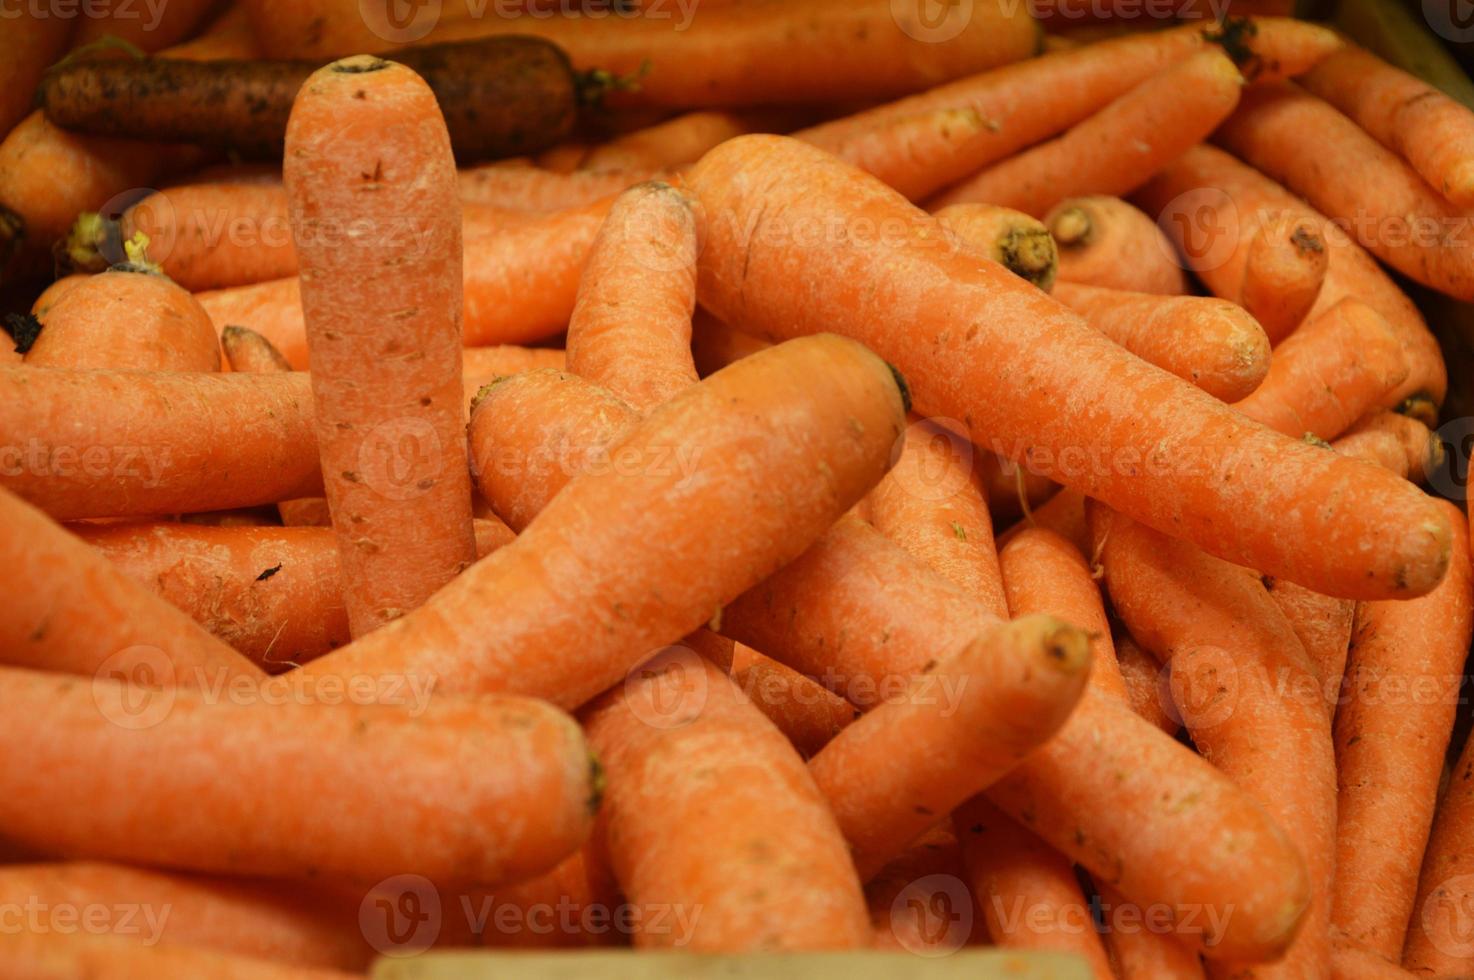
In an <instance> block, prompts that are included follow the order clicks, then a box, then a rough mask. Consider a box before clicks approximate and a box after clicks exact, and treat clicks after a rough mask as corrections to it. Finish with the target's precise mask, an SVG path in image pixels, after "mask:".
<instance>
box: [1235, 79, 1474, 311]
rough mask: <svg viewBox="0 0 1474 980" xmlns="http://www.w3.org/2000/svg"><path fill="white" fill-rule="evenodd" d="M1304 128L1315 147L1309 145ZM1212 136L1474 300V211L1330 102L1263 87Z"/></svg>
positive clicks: (1383, 253)
mask: <svg viewBox="0 0 1474 980" xmlns="http://www.w3.org/2000/svg"><path fill="white" fill-rule="evenodd" d="M1306 133H1315V134H1316V152H1315V153H1313V154H1307V153H1305V152H1303V144H1304V136H1305V134H1306ZM1214 139H1215V140H1216V141H1217V142H1218V143H1219V145H1221V146H1223V147H1224V148H1225V149H1227V150H1229V151H1230V152H1231V153H1233V154H1234V155H1235V156H1238V157H1240V158H1241V159H1243V160H1245V161H1246V162H1247V163H1249V164H1250V165H1252V166H1254V167H1257V168H1258V169H1260V170H1262V171H1264V172H1265V173H1266V174H1268V175H1269V176H1270V177H1272V178H1274V179H1275V180H1278V181H1280V182H1282V183H1283V184H1285V186H1287V187H1288V188H1289V189H1290V190H1292V191H1294V192H1295V193H1297V194H1302V195H1304V196H1305V198H1306V199H1307V200H1308V201H1309V202H1310V203H1311V204H1312V205H1314V206H1315V207H1316V208H1317V209H1319V210H1321V211H1323V212H1324V213H1326V214H1328V215H1330V216H1331V217H1332V218H1336V219H1339V220H1340V221H1342V222H1344V223H1345V225H1344V227H1345V228H1346V229H1347V230H1348V231H1349V232H1350V237H1351V238H1352V239H1353V240H1354V241H1356V242H1357V244H1359V245H1361V246H1362V247H1364V248H1366V249H1367V250H1368V251H1369V252H1371V253H1372V254H1373V255H1375V256H1377V258H1379V259H1381V260H1382V261H1383V262H1386V263H1387V264H1388V265H1390V266H1392V267H1393V268H1394V269H1397V270H1398V271H1399V272H1401V273H1403V274H1404V275H1406V276H1408V277H1410V278H1412V279H1415V280H1417V281H1418V282H1421V283H1423V284H1424V285H1427V286H1431V287H1433V288H1434V289H1437V290H1439V291H1440V292H1444V293H1447V294H1448V295H1450V296H1452V297H1454V298H1455V299H1462V300H1470V299H1474V259H1471V258H1470V257H1469V247H1468V245H1469V242H1468V240H1467V238H1468V234H1469V232H1468V225H1469V218H1468V217H1467V216H1466V215H1464V214H1462V213H1461V212H1460V211H1459V210H1458V209H1456V208H1455V207H1454V206H1453V205H1451V204H1449V203H1448V202H1447V201H1446V200H1444V199H1443V198H1442V197H1440V196H1439V195H1438V193H1437V192H1436V191H1435V190H1433V188H1431V187H1429V186H1428V185H1427V184H1426V183H1424V182H1423V179H1422V178H1421V177H1419V176H1418V174H1417V172H1416V171H1414V170H1413V169H1412V168H1411V167H1409V166H1408V165H1407V164H1406V163H1404V162H1403V161H1402V159H1401V158H1399V157H1398V156H1396V155H1395V154H1394V153H1392V151H1390V150H1388V149H1386V148H1384V147H1383V146H1382V145H1381V144H1379V143H1378V142H1377V141H1376V140H1374V139H1372V137H1370V136H1368V135H1367V134H1366V133H1365V132H1364V131H1363V130H1362V129H1361V127H1360V126H1358V125H1357V124H1356V123H1355V122H1353V121H1351V120H1350V119H1347V118H1346V117H1345V116H1343V115H1341V113H1339V112H1337V111H1336V109H1335V108H1334V107H1333V106H1331V105H1329V104H1328V103H1326V102H1323V101H1321V100H1320V99H1318V98H1316V97H1315V96H1313V95H1311V94H1309V93H1307V92H1305V91H1303V90H1301V89H1297V88H1294V87H1292V86H1289V85H1284V86H1273V87H1265V88H1259V89H1255V90H1253V91H1252V92H1249V93H1246V94H1245V97H1244V102H1243V105H1242V106H1241V107H1240V108H1239V110H1238V111H1237V112H1236V113H1234V115H1233V116H1232V117H1231V118H1230V119H1229V120H1228V121H1227V122H1226V123H1225V124H1224V125H1223V127H1222V128H1221V129H1219V130H1218V133H1217V135H1216V136H1215V137H1214Z"/></svg>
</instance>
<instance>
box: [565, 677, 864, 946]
mask: <svg viewBox="0 0 1474 980" xmlns="http://www.w3.org/2000/svg"><path fill="white" fill-rule="evenodd" d="M584 724H585V727H586V729H587V731H588V737H589V742H590V744H591V745H592V746H593V748H594V750H595V751H596V752H597V753H598V754H599V758H600V760H601V761H602V763H603V765H604V767H605V769H606V771H607V773H608V777H609V782H608V789H607V791H606V795H605V799H604V806H603V811H602V813H601V816H600V824H599V832H600V833H601V835H602V836H603V839H604V841H605V842H606V845H607V848H608V853H609V857H610V861H611V863H612V865H613V868H614V873H615V876H616V877H617V878H618V879H619V883H620V885H621V886H622V887H623V890H624V893H625V895H626V896H627V897H628V898H629V900H630V901H631V902H632V903H634V904H635V905H636V906H637V907H640V908H655V907H661V908H669V909H672V910H673V911H674V912H675V913H677V914H680V913H682V912H684V914H685V915H687V916H689V917H690V918H691V922H692V928H691V929H690V932H689V935H687V936H686V937H685V943H684V947H683V948H685V949H687V950H692V951H696V952H720V953H739V952H758V951H761V952H780V951H796V950H821V949H843V948H853V947H858V946H862V945H865V944H866V943H867V942H868V941H869V938H870V924H869V921H868V919H867V917H866V914H865V901H864V896H863V895H862V894H861V891H860V883H859V880H858V879H857V878H856V876H855V866H854V864H853V863H852V862H851V861H850V857H849V853H848V851H847V849H846V848H845V844H844V838H843V837H842V836H841V835H840V831H839V827H838V826H836V823H835V818H834V816H833V815H832V814H831V813H830V812H829V808H828V807H827V806H825V804H824V798H823V797H822V796H821V795H820V792H819V789H818V787H817V786H815V784H814V779H813V777H812V776H811V775H810V774H809V773H808V772H807V771H806V770H805V768H804V765H803V762H802V761H801V760H800V759H799V757H798V755H797V753H795V752H794V751H793V748H792V747H791V746H790V745H789V744H788V742H787V740H786V739H785V738H784V737H783V736H782V735H781V734H780V733H779V732H778V730H777V729H775V728H774V727H773V726H772V724H771V723H770V722H769V721H768V720H767V719H766V718H764V717H763V716H762V714H761V713H760V712H759V711H758V710H757V709H756V708H754V707H753V706H752V704H751V703H750V702H748V700H747V699H746V698H744V697H743V696H742V694H741V692H740V691H738V690H737V688H736V687H735V686H734V685H733V684H732V682H731V680H730V679H728V678H727V676H726V675H725V674H723V673H722V672H721V670H720V669H718V668H717V667H715V666H713V665H712V664H710V663H708V662H707V661H706V660H705V659H703V658H701V657H698V656H696V655H694V654H690V655H689V656H685V657H676V658H671V659H662V658H657V659H656V660H653V661H651V662H650V663H649V664H647V665H646V666H644V667H640V668H637V670H636V671H635V672H634V673H632V674H631V675H630V677H629V678H628V679H627V680H626V682H625V683H624V684H623V685H621V686H616V687H615V688H614V690H612V691H611V692H609V694H607V695H606V696H605V697H604V698H602V699H601V700H599V701H598V702H596V703H595V704H594V705H593V706H591V707H590V708H589V709H588V711H587V712H586V715H585V721H584ZM673 776H678V777H679V778H678V779H675V778H673ZM698 909H699V910H700V911H699V912H697V911H696V910H698ZM676 935H677V933H676V932H675V931H674V930H670V929H666V930H660V929H653V928H652V929H641V928H638V927H637V930H636V932H635V934H634V942H635V945H636V946H637V947H640V948H647V949H648V948H660V947H670V946H672V945H674V944H675V941H676V939H675V937H676Z"/></svg>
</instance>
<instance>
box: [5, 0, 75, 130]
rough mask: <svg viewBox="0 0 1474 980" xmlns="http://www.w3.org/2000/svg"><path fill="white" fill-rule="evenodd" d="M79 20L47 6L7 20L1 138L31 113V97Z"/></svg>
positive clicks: (26, 11)
mask: <svg viewBox="0 0 1474 980" xmlns="http://www.w3.org/2000/svg"><path fill="white" fill-rule="evenodd" d="M75 26H76V21H74V20H73V19H72V18H70V17H57V16H55V11H48V10H47V9H46V8H45V7H31V8H21V9H20V10H19V11H18V12H17V13H15V14H14V15H9V16H7V18H6V31H5V37H4V39H3V40H0V64H4V65H5V68H4V70H3V74H0V93H3V94H0V135H3V134H5V133H8V132H10V131H11V130H12V129H14V128H15V124H16V123H18V122H20V121H21V120H22V119H24V118H25V117H26V114H27V113H29V112H30V111H31V97H32V95H33V93H34V92H35V91H36V85H37V84H38V83H39V82H40V81H41V76H42V74H43V73H44V72H45V71H46V66H47V65H49V64H51V63H52V62H53V61H55V60H56V58H57V57H58V56H59V55H60V54H61V53H62V51H63V50H65V48H66V46H67V41H68V39H70V37H71V35H72V29H73V28H74V27H75Z"/></svg>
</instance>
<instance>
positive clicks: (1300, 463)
mask: <svg viewBox="0 0 1474 980" xmlns="http://www.w3.org/2000/svg"><path fill="white" fill-rule="evenodd" d="M688 186H689V187H690V188H691V189H692V191H693V193H694V194H695V196H696V198H697V199H698V200H699V201H700V202H701V204H702V206H703V207H704V208H705V213H706V214H707V215H708V220H709V224H708V227H707V243H706V247H705V248H704V249H703V250H702V254H701V259H700V262H699V271H700V275H699V280H698V290H699V291H700V294H701V295H702V297H703V299H702V302H703V304H704V305H705V306H706V307H707V308H708V309H710V310H711V311H712V313H714V314H715V315H716V316H718V317H720V318H721V319H723V320H725V321H727V322H738V323H742V324H743V325H744V326H745V327H747V328H748V329H751V330H753V331H754V332H756V333H759V334H762V335H766V336H770V337H778V336H785V337H787V336H796V335H800V334H806V333H814V332H817V331H820V330H836V331H840V332H843V333H846V334H848V335H850V336H853V337H855V338H856V339H858V340H861V341H862V342H864V343H866V344H867V345H869V346H870V347H872V348H873V349H874V350H876V351H877V352H878V353H880V354H881V355H882V356H884V357H886V358H887V359H888V360H890V361H891V362H892V363H894V364H895V365H897V367H898V368H899V369H900V371H901V372H902V373H903V374H904V375H905V377H906V378H907V381H908V383H909V384H910V385H911V388H912V391H913V393H914V395H915V398H916V404H917V408H918V410H919V411H921V412H922V413H927V414H935V415H944V416H949V417H953V418H958V419H961V420H962V421H964V422H965V423H966V424H967V425H968V427H969V429H970V430H971V431H972V432H973V434H974V435H973V438H974V441H976V442H981V441H982V440H981V438H980V436H979V434H980V433H987V435H988V439H989V442H990V443H991V445H988V447H987V448H989V449H994V450H995V451H996V450H1002V451H1003V452H1005V453H1006V454H1007V455H1009V456H1010V457H1012V458H1019V457H1023V456H1027V457H1028V458H1029V459H1030V462H1031V464H1034V463H1038V464H1040V465H1039V467H1038V468H1039V469H1040V470H1041V471H1042V472H1043V474H1044V475H1046V476H1050V477H1052V478H1055V479H1057V480H1059V481H1060V482H1063V483H1064V484H1065V485H1067V486H1071V487H1074V488H1075V489H1078V490H1081V491H1082V492H1084V493H1086V494H1087V495H1088V496H1091V497H1094V498H1096V499H1100V500H1102V501H1105V502H1107V503H1113V504H1114V505H1116V506H1119V507H1120V508H1122V509H1123V510H1124V511H1125V512H1127V513H1129V514H1134V515H1136V516H1138V517H1140V518H1142V519H1144V520H1146V521H1148V522H1149V523H1152V522H1154V523H1155V524H1156V525H1157V526H1162V527H1171V528H1172V529H1173V532H1174V533H1176V534H1181V535H1183V536H1185V537H1187V538H1189V539H1190V540H1193V541H1195V542H1196V543H1198V544H1200V545H1203V546H1206V547H1207V548H1208V549H1210V550H1212V551H1213V552H1214V553H1216V554H1218V555H1220V556H1221V557H1224V558H1227V559H1229V560H1231V561H1235V562H1237V563H1240V564H1245V565H1249V566H1251V567H1254V568H1258V569H1262V570H1263V571H1265V572H1266V573H1268V574H1272V575H1278V576H1283V577H1285V578H1289V579H1291V580H1292V581H1296V582H1300V583H1301V584H1304V585H1305V586H1306V587H1307V588H1315V589H1317V590H1319V591H1322V592H1326V593H1328V594H1334V595H1341V596H1345V597H1349V598H1379V597H1392V596H1412V595H1421V594H1423V593H1425V592H1427V591H1429V590H1430V589H1432V588H1433V586H1434V585H1436V584H1437V583H1438V581H1439V579H1441V578H1442V577H1443V573H1444V571H1445V570H1446V568H1447V560H1448V536H1449V534H1450V533H1451V532H1450V530H1449V528H1448V524H1447V520H1446V518H1445V517H1444V516H1443V515H1442V514H1440V513H1437V512H1436V509H1435V508H1433V507H1432V504H1431V503H1430V502H1429V501H1428V500H1427V499H1426V498H1425V497H1424V496H1423V495H1422V494H1421V493H1420V492H1418V490H1417V489H1416V488H1414V487H1411V486H1409V485H1408V484H1407V483H1406V482H1405V481H1400V480H1398V479H1397V478H1396V477H1395V476H1393V475H1391V474H1388V473H1378V472H1372V471H1368V470H1367V468H1366V467H1365V466H1363V465H1361V464H1360V463H1358V462H1356V461H1354V460H1347V459H1342V458H1339V457H1336V456H1335V455H1334V454H1331V453H1324V452H1321V451H1318V450H1317V449H1316V448H1314V447H1311V446H1307V445H1304V444H1303V443H1297V442H1296V441H1295V440H1292V439H1288V438H1286V437H1284V436H1280V435H1277V434H1274V433H1271V432H1268V431H1266V430H1264V429H1262V428H1258V427H1256V426H1254V425H1253V424H1252V423H1250V422H1248V420H1246V419H1244V418H1243V417H1242V416H1240V415H1239V414H1238V413H1236V412H1235V411H1234V410H1233V409H1231V408H1229V407H1228V406H1226V405H1223V404H1222V403H1220V402H1218V401H1217V400H1216V399H1214V398H1212V397H1211V396H1209V395H1207V394H1205V393H1203V392H1200V391H1197V390H1196V389H1194V388H1193V387H1192V386H1191V385H1188V384H1186V383H1185V382H1182V381H1180V380H1178V379H1176V378H1173V377H1172V376H1170V375H1167V374H1165V373H1164V372H1161V371H1159V370H1158V369H1156V368H1154V367H1151V366H1150V365H1146V364H1144V363H1142V362H1140V361H1138V360H1137V359H1135V358H1134V357H1133V356H1132V355H1130V354H1128V353H1126V352H1125V351H1122V350H1121V349H1120V348H1119V347H1116V346H1115V345H1114V344H1112V343H1111V342H1110V341H1109V340H1107V339H1106V338H1105V337H1103V336H1100V335H1099V334H1096V333H1094V332H1092V331H1091V330H1090V328H1089V327H1087V326H1086V325H1085V324H1084V323H1083V322H1081V321H1080V320H1079V319H1077V318H1076V317H1075V316H1074V315H1073V314H1070V313H1069V312H1068V311H1066V310H1064V309H1063V308H1061V307H1060V306H1059V305H1058V304H1057V303H1055V302H1054V301H1053V300H1051V299H1050V298H1049V297H1048V296H1045V295H1044V294H1042V293H1040V292H1038V291H1037V290H1035V289H1033V288H1032V287H1030V286H1028V285H1027V284H1025V283H1021V282H1020V281H1019V280H1018V278H1017V277H1015V276H1013V275H1011V274H1010V273H1008V272H1007V271H1006V270H1004V269H1002V268H1001V267H999V266H997V265H995V264H993V263H991V262H987V261H984V260H981V257H980V256H976V255H974V254H973V253H971V251H970V250H963V251H961V252H959V253H957V254H947V253H946V252H945V251H944V250H942V249H938V248H937V247H936V245H935V242H936V236H937V234H938V232H939V230H940V229H939V228H938V226H937V224H936V222H935V221H934V220H933V219H931V218H929V217H928V216H926V215H924V214H922V213H921V212H919V211H917V210H916V209H915V208H913V207H912V206H911V205H909V204H907V203H906V201H905V200H904V199H903V198H901V197H900V196H899V195H897V194H895V193H894V192H892V191H890V190H888V189H886V188H884V187H882V186H880V185H879V184H877V183H876V182H875V181H874V179H873V178H871V177H869V176H867V175H865V174H862V173H860V172H858V171H855V170H853V169H850V168H847V167H845V166H844V165H843V164H841V163H839V162H838V161H834V160H832V159H830V158H828V157H826V156H825V155H824V154H823V153H821V152H819V151H817V150H814V149H813V148H812V147H807V146H805V145H803V144H801V143H798V142H796V141H794V140H789V139H786V138H784V137H775V136H741V137H738V138H737V139H735V140H729V141H728V142H726V143H724V144H722V146H721V147H718V148H717V149H716V150H713V151H712V152H711V153H709V154H707V155H706V157H704V158H703V159H702V161H701V163H699V164H697V166H696V167H695V168H694V170H693V171H692V173H691V175H690V177H689V179H688ZM758 188H761V192H759V191H758ZM716 216H721V219H720V220H718V219H717V217H716ZM808 227H818V228H825V229H829V230H830V233H829V234H827V235H826V239H825V244H824V247H822V248H819V247H812V246H808V245H805V246H804V247H798V246H797V245H796V243H795V239H794V238H793V237H792V236H791V235H790V234H789V233H791V232H792V231H794V230H797V229H800V228H808ZM882 227H884V228H887V229H888V230H887V233H886V235H885V236H884V240H883V241H877V240H876V238H875V236H874V234H873V233H871V232H870V231H868V230H867V229H878V228H882ZM800 284H801V287H802V288H799V287H800ZM959 323H965V324H967V327H966V329H963V328H960V327H958V326H957V325H958V324H959ZM1083 405H1089V406H1090V407H1091V411H1090V412H1088V413H1083V414H1082V413H1080V412H1076V411H1072V410H1071V406H1083ZM1164 405H1170V415H1171V420H1170V422H1169V421H1168V420H1167V419H1166V418H1164V417H1163V415H1162V414H1161V413H1162V412H1163V406H1164ZM1124 420H1130V424H1129V425H1128V424H1126V422H1125V421H1124ZM1225 445H1232V446H1234V447H1235V449H1236V452H1235V453H1234V454H1232V459H1230V460H1227V461H1225V460H1224V459H1223V453H1222V447H1223V446H1225ZM1067 447H1073V448H1070V449H1068V451H1067V452H1063V454H1062V455H1061V452H1062V450H1065V449H1067ZM1082 447H1091V449H1090V451H1089V452H1087V451H1086V450H1085V449H1083V448H1082ZM1102 449H1103V450H1104V451H1105V452H1106V453H1107V454H1108V455H1107V457H1106V459H1105V460H1104V462H1103V463H1099V464H1093V463H1092V462H1091V461H1090V458H1089V457H1090V456H1091V455H1092V454H1095V453H1098V452H1100V451H1101V450H1102ZM1210 449H1211V452H1212V454H1213V460H1214V462H1213V463H1212V468H1213V470H1214V471H1215V472H1214V475H1212V476H1207V477H1205V475H1204V473H1203V469H1204V465H1205V462H1206V461H1205V460H1204V459H1203V455H1204V453H1206V452H1209V451H1210ZM1144 460H1153V461H1161V463H1162V464H1163V465H1156V464H1155V463H1154V465H1151V466H1143V465H1142V462H1143V461H1144ZM1271 461H1272V465H1273V466H1274V468H1275V473H1276V475H1277V477H1278V478H1277V479H1276V480H1275V481H1272V482H1271V483H1269V484H1266V483H1265V482H1263V481H1260V480H1257V479H1250V480H1245V479H1242V478H1239V479H1235V478H1233V471H1234V470H1235V469H1239V468H1240V467H1248V468H1252V469H1256V470H1257V469H1258V468H1259V467H1261V466H1267V465H1271ZM1243 472H1246V470H1240V473H1241V475H1242V473H1243ZM1127 473H1129V474H1130V475H1126V474H1127ZM1355 500H1368V501H1370V500H1375V501H1376V502H1377V503H1376V505H1375V506H1372V507H1370V508H1367V509H1361V508H1358V507H1356V506H1354V505H1353V504H1352V503H1351V502H1352V501H1355ZM1373 511H1374V512H1375V516H1373ZM1287 521H1288V522H1289V523H1287ZM1414 528H1416V529H1417V530H1416V531H1411V532H1410V529H1414ZM1304 540H1314V541H1317V542H1319V546H1318V547H1317V548H1314V549H1306V548H1303V547H1301V545H1300V542H1302V541H1304ZM755 646H757V647H758V648H759V649H765V647H764V646H763V644H761V643H758V644H755ZM769 652H770V653H771V652H772V651H771V650H769Z"/></svg>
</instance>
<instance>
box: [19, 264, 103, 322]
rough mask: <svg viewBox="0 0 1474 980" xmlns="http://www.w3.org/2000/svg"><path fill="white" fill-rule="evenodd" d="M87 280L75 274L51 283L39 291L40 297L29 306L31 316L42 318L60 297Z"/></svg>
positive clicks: (85, 276)
mask: <svg viewBox="0 0 1474 980" xmlns="http://www.w3.org/2000/svg"><path fill="white" fill-rule="evenodd" d="M89 278H90V277H89V276H87V275H86V274H84V273H80V272H77V273H72V274H70V275H65V276H62V277H61V278H60V279H58V280H56V281H55V282H53V283H51V284H50V285H49V286H47V287H46V288H45V289H43V290H41V295H39V296H37V297H36V300H35V302H33V303H32V304H31V315H32V316H34V317H44V316H45V315H46V311H47V310H49V309H51V308H52V307H53V306H55V305H56V304H57V301H59V300H60V299H61V298H62V296H64V295H66V294H67V293H68V292H70V291H71V289H72V287H73V286H80V285H81V284H82V283H84V282H86V281H87V280H88V279H89Z"/></svg>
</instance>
